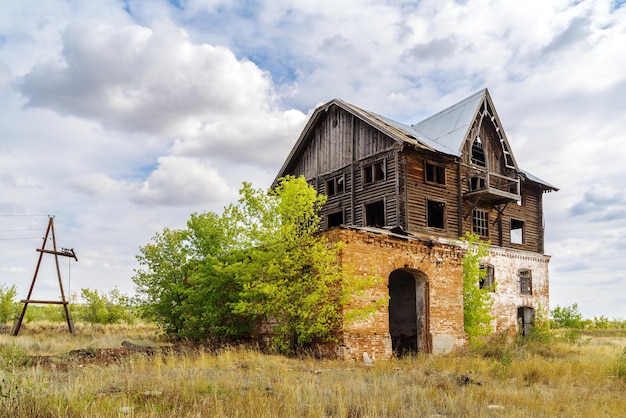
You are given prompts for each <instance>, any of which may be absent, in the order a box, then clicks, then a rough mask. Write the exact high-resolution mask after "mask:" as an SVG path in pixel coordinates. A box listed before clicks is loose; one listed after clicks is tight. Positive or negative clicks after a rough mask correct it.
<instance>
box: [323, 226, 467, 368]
mask: <svg viewBox="0 0 626 418" xmlns="http://www.w3.org/2000/svg"><path fill="white" fill-rule="evenodd" d="M327 236H328V238H329V240H331V241H334V242H337V241H341V242H343V243H344V247H343V250H342V252H341V262H342V263H343V264H344V265H347V266H350V267H351V268H352V269H353V270H354V273H355V275H356V277H357V278H358V277H363V278H366V277H378V278H380V279H381V280H379V281H378V282H377V283H376V284H375V285H374V286H373V287H372V288H371V289H369V290H368V291H367V292H366V294H365V295H362V296H357V297H354V298H353V300H352V301H351V304H350V305H349V306H348V307H347V308H348V309H351V308H357V309H358V308H361V307H363V306H365V305H367V304H372V303H375V302H376V301H377V300H379V299H381V298H382V299H388V297H389V296H388V295H389V289H388V278H389V276H390V275H391V273H392V272H393V271H395V270H406V271H411V272H416V273H419V274H420V275H421V276H422V277H424V276H425V277H426V278H427V295H428V297H427V304H426V324H427V328H426V341H425V342H424V346H423V347H420V348H421V349H422V350H423V351H426V352H432V353H442V352H446V351H449V350H452V349H454V348H456V347H460V346H463V345H465V344H466V335H465V333H464V331H463V268H462V259H463V253H464V252H463V249H462V248H460V247H458V246H456V245H450V244H445V243H440V242H437V241H434V240H426V239H416V238H414V237H402V236H398V235H394V234H386V233H375V232H372V231H368V230H365V229H332V230H329V231H327ZM364 352H365V353H367V354H368V355H369V356H370V357H372V358H389V357H391V356H392V354H393V353H392V347H391V336H390V334H389V312H388V308H387V305H384V306H381V307H379V308H378V309H377V311H376V313H375V314H374V315H372V316H370V317H368V318H367V319H365V320H359V321H354V322H352V323H348V324H345V325H344V329H343V334H342V338H341V341H340V344H339V346H338V349H337V354H338V356H339V357H341V358H346V359H350V358H354V359H359V358H362V355H363V353H364Z"/></svg>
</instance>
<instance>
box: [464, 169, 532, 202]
mask: <svg viewBox="0 0 626 418" xmlns="http://www.w3.org/2000/svg"><path fill="white" fill-rule="evenodd" d="M472 171H473V172H472V174H471V175H470V176H468V177H467V178H466V179H467V182H468V185H469V190H468V191H467V192H465V193H464V194H463V197H464V198H466V199H469V200H471V201H478V200H480V201H481V202H485V203H490V204H493V205H498V204H505V203H509V202H517V201H519V200H520V199H521V194H520V181H519V179H517V178H512V177H506V176H503V175H500V174H497V173H492V172H489V171H487V170H477V169H474V170H472Z"/></svg>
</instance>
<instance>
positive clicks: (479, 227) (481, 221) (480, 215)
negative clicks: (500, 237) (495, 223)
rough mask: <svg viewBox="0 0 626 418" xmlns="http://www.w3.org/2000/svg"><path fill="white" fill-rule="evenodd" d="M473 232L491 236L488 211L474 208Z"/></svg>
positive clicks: (482, 235)
mask: <svg viewBox="0 0 626 418" xmlns="http://www.w3.org/2000/svg"><path fill="white" fill-rule="evenodd" d="M472 232H474V233H475V234H477V235H479V236H481V237H488V236H489V217H488V214H487V212H486V211H484V210H480V209H474V210H472Z"/></svg>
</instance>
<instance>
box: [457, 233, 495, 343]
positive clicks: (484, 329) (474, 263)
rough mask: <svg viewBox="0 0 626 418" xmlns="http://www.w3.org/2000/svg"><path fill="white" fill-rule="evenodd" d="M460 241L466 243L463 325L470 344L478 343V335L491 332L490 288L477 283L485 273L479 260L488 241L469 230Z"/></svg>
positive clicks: (486, 251) (486, 250) (484, 252)
mask: <svg viewBox="0 0 626 418" xmlns="http://www.w3.org/2000/svg"><path fill="white" fill-rule="evenodd" d="M462 241H464V242H465V243H466V244H467V250H466V252H465V255H464V256H463V325H464V329H465V332H466V333H467V336H468V337H469V342H470V345H472V344H477V343H479V341H480V338H479V337H483V336H488V335H490V334H491V321H492V320H493V315H491V306H492V305H493V299H492V296H491V288H489V287H484V288H482V289H481V288H480V285H479V283H480V280H481V279H484V275H485V271H484V270H483V269H481V268H480V262H481V260H482V259H483V258H484V257H485V256H487V255H488V254H489V243H488V242H482V241H480V239H479V237H478V236H477V235H475V234H471V233H469V232H468V233H466V234H465V236H463V238H462Z"/></svg>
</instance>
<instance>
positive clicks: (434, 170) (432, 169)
mask: <svg viewBox="0 0 626 418" xmlns="http://www.w3.org/2000/svg"><path fill="white" fill-rule="evenodd" d="M424 164H425V166H426V182H427V183H434V184H441V185H445V184H446V167H445V166H442V165H438V164H433V163H429V162H425V163H424Z"/></svg>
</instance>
